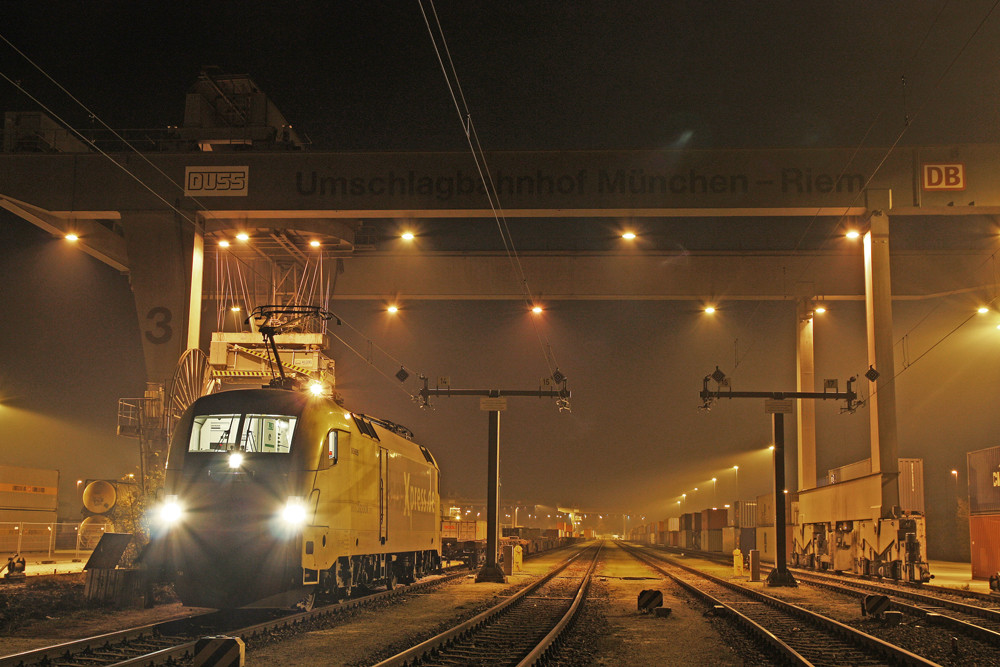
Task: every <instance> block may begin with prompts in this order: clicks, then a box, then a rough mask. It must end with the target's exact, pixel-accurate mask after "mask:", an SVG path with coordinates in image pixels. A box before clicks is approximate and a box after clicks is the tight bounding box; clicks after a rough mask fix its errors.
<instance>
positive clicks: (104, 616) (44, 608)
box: [0, 573, 207, 656]
mask: <svg viewBox="0 0 1000 667" xmlns="http://www.w3.org/2000/svg"><path fill="white" fill-rule="evenodd" d="M84 577H85V575H84V574H82V573H81V574H72V575H57V576H38V577H28V578H27V579H26V580H25V581H24V582H22V583H9V582H5V583H2V584H0V656H2V655H12V654H15V653H21V652H22V651H30V650H32V649H36V648H41V647H43V646H50V645H52V644H57V643H60V642H66V641H70V640H73V639H81V638H84V637H92V636H95V635H100V634H104V633H106V632H113V631H115V630H122V629H125V628H131V627H136V626H140V625H148V624H150V623H158V622H160V621H165V620H168V619H173V618H181V617H184V616H190V615H192V614H195V613H201V612H204V611H207V610H205V609H193V608H190V607H184V606H182V605H181V604H180V603H179V602H178V601H177V599H176V598H175V597H174V596H173V593H172V591H170V590H169V589H164V588H161V589H158V590H157V591H156V600H155V602H156V604H155V605H154V606H153V607H152V608H150V609H115V608H113V607H110V606H107V605H101V604H95V603H93V602H89V601H88V600H86V599H85V598H84V595H83V592H84Z"/></svg>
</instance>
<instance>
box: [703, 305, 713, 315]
mask: <svg viewBox="0 0 1000 667" xmlns="http://www.w3.org/2000/svg"><path fill="white" fill-rule="evenodd" d="M705 312H706V313H707V314H708V315H711V314H712V313H714V312H715V306H705Z"/></svg>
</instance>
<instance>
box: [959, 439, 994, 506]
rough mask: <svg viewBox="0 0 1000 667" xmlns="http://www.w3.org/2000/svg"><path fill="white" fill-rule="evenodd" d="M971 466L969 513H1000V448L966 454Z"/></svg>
mask: <svg viewBox="0 0 1000 667" xmlns="http://www.w3.org/2000/svg"><path fill="white" fill-rule="evenodd" d="M966 460H967V461H968V465H969V513H970V514H998V513H1000V447H990V448H989V449H980V450H978V451H975V452H969V453H968V454H966Z"/></svg>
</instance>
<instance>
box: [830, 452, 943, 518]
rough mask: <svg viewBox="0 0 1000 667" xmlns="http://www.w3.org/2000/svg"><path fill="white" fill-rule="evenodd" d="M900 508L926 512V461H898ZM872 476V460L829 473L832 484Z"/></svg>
mask: <svg viewBox="0 0 1000 667" xmlns="http://www.w3.org/2000/svg"><path fill="white" fill-rule="evenodd" d="M897 465H898V466H899V467H898V470H899V507H900V509H903V510H905V511H907V512H920V513H921V514H922V513H923V512H924V460H923V459H898V460H897ZM870 474H872V460H871V459H863V460H861V461H855V462H854V463H848V464H847V465H844V466H840V467H839V468H831V469H830V470H828V471H827V477H828V479H829V482H830V484H837V483H839V482H846V481H848V480H852V479H857V478H859V477H865V476H866V475H870Z"/></svg>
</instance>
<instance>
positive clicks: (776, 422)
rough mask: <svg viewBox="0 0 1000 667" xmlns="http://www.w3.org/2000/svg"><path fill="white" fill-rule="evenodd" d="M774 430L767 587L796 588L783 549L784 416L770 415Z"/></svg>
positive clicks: (784, 520)
mask: <svg viewBox="0 0 1000 667" xmlns="http://www.w3.org/2000/svg"><path fill="white" fill-rule="evenodd" d="M771 417H772V423H773V429H774V549H775V554H774V569H773V570H771V573H770V574H768V575H767V585H768V586H797V585H798V584H797V582H796V581H795V578H794V577H793V576H792V573H791V572H789V571H788V564H787V559H786V553H785V549H786V548H787V544H786V540H785V524H786V523H788V522H787V520H786V517H785V415H784V414H782V413H780V412H775V413H773V414H772V415H771Z"/></svg>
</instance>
